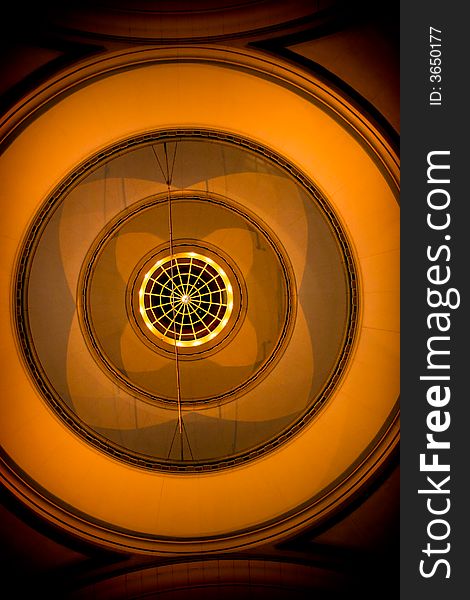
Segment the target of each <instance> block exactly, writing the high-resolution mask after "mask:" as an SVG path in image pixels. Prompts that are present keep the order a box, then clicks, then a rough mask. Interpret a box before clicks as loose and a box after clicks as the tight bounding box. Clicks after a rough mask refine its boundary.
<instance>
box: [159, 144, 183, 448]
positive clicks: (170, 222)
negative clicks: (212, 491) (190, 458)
mask: <svg viewBox="0 0 470 600" xmlns="http://www.w3.org/2000/svg"><path fill="white" fill-rule="evenodd" d="M152 148H153V146H152ZM163 149H164V151H165V162H166V172H167V180H166V185H167V191H168V231H169V238H170V240H169V241H170V272H171V293H172V295H173V302H174V300H175V298H174V293H175V279H174V264H173V263H174V260H173V256H174V252H173V214H172V203H171V189H170V185H171V180H172V178H173V171H172V172H171V175H170V167H169V165H168V151H167V146H166V142H164V143H163ZM174 156H176V146H175V154H174ZM173 319H174V320H176V314H175V310H174V306H173ZM173 335H174V342H175V343H174V344H173V347H174V349H175V366H176V395H177V402H178V431H179V433H180V436H181V454H183V439H182V436H183V413H182V410H181V382H180V366H179V355H178V345H177V341H176V325H175V328H174V331H173ZM181 458H183V456H181Z"/></svg>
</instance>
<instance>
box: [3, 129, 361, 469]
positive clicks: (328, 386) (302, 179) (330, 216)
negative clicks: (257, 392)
mask: <svg viewBox="0 0 470 600" xmlns="http://www.w3.org/2000/svg"><path fill="white" fill-rule="evenodd" d="M149 135H150V134H146V135H145V136H142V137H137V138H135V139H132V140H126V141H125V142H123V143H120V144H119V145H117V146H115V147H114V148H113V149H110V150H109V151H107V152H106V153H101V156H100V158H101V161H100V162H104V161H105V160H106V159H110V158H112V157H113V156H119V155H121V153H122V151H123V150H124V149H125V150H127V151H129V150H130V149H131V148H134V147H140V146H141V145H142V143H144V144H148V143H149V142H150V141H152V142H157V141H162V140H168V139H174V138H175V137H176V136H177V138H185V139H186V138H187V139H194V138H195V139H214V140H217V141H224V142H229V143H231V144H234V143H236V145H237V146H240V147H242V148H247V149H249V150H250V152H256V153H259V154H260V155H262V156H264V157H267V158H269V160H271V161H273V162H275V163H276V164H277V165H279V166H281V167H282V168H283V169H284V170H286V171H287V172H288V173H289V176H290V177H293V178H294V179H295V181H297V182H298V183H299V184H300V185H302V186H303V187H304V188H305V189H306V190H307V191H308V193H309V194H310V195H311V196H312V197H313V198H315V202H316V203H317V205H318V206H319V207H320V208H321V210H322V213H323V215H324V218H325V219H326V220H327V222H328V224H329V226H330V228H331V231H332V232H333V234H334V236H335V238H336V240H337V244H338V247H339V249H340V252H341V255H342V260H343V263H344V266H345V276H346V280H347V295H348V303H349V304H348V306H349V308H348V322H347V324H346V326H345V333H344V337H343V342H342V349H341V352H340V353H339V355H338V356H337V358H336V360H335V364H334V366H333V368H332V369H331V372H330V374H329V377H328V379H327V381H326V383H325V385H324V386H323V389H322V390H321V392H320V393H319V394H317V396H316V397H315V399H314V402H312V403H311V404H310V405H309V407H308V409H307V410H305V411H302V414H301V415H300V416H298V417H297V418H296V419H295V420H294V422H293V423H291V424H290V425H289V426H286V427H284V428H283V429H282V431H281V432H280V433H279V434H278V435H276V436H274V437H273V438H272V439H270V440H269V441H266V442H264V443H262V444H258V445H257V446H256V447H255V448H253V449H252V450H250V451H248V452H241V453H240V452H239V453H233V455H232V456H230V457H229V458H226V459H219V460H212V461H207V460H206V461H196V462H194V464H192V463H191V462H187V461H186V462H185V463H183V464H181V463H180V462H179V461H176V462H175V461H167V460H164V461H162V460H159V459H156V458H154V457H151V456H148V455H147V456H146V455H143V454H142V453H136V452H132V451H130V450H129V449H124V448H122V447H121V446H120V445H119V444H116V443H113V442H112V441H110V440H109V439H106V438H105V437H104V436H103V435H100V434H99V433H97V432H96V431H94V430H93V429H92V428H90V427H89V426H88V425H87V424H86V423H85V422H84V421H83V420H82V419H80V418H77V415H75V414H74V411H73V410H71V409H70V407H69V406H68V405H67V404H66V403H65V402H64V401H63V399H62V398H61V396H60V394H59V393H58V392H57V391H56V389H55V387H54V385H53V384H51V383H50V378H49V376H48V374H47V372H45V370H44V369H43V367H42V366H41V360H40V358H39V357H38V355H37V353H36V351H35V348H34V336H33V335H32V333H31V327H30V324H29V316H28V310H29V309H28V302H27V301H26V298H28V296H29V295H30V292H29V291H28V281H29V278H30V270H31V264H32V260H34V256H35V249H36V247H37V244H38V243H39V240H40V238H41V236H42V234H43V231H44V227H46V226H47V223H48V222H49V221H50V218H51V214H52V213H53V212H54V211H55V210H56V209H57V207H58V206H59V205H60V203H61V202H62V201H63V199H64V198H65V197H66V196H67V194H68V193H69V192H70V190H71V189H73V188H74V185H75V184H76V183H77V182H78V181H80V180H81V179H82V178H83V177H84V176H85V174H87V173H89V172H90V171H91V172H93V170H95V169H96V167H97V164H100V163H98V162H97V160H96V158H95V157H93V158H91V159H90V161H89V162H88V168H83V167H79V168H78V169H77V173H78V174H79V175H77V176H76V177H71V178H70V181H71V182H73V183H71V184H70V186H67V187H65V189H64V187H63V186H59V187H58V188H57V190H56V192H55V193H54V194H53V195H52V197H51V198H50V199H49V200H48V201H46V203H45V204H44V206H43V208H42V210H41V211H40V212H39V213H38V215H37V217H36V219H35V221H34V223H33V225H32V227H31V229H30V233H29V235H28V237H27V239H26V241H25V243H24V253H23V254H22V255H21V259H20V261H19V269H18V275H17V292H16V294H15V296H16V298H17V299H18V304H17V309H16V314H17V315H18V321H17V327H18V331H19V339H20V340H21V344H22V351H23V355H24V358H25V360H26V363H27V365H28V367H29V370H30V373H31V376H32V377H33V378H34V379H35V380H36V385H37V387H38V389H39V390H41V392H42V394H43V395H44V397H45V399H46V401H47V402H48V403H49V404H50V406H51V407H52V408H53V409H54V410H55V411H56V412H57V414H59V415H61V417H62V418H64V416H65V419H64V420H65V422H66V424H67V425H68V426H70V425H72V428H73V429H74V430H75V431H76V432H77V433H79V434H80V435H81V436H82V437H84V438H85V439H86V440H87V441H88V442H90V441H92V443H93V444H94V445H95V446H96V447H97V448H99V449H100V450H104V451H105V452H107V453H109V454H111V455H112V456H113V457H118V458H120V459H121V460H123V461H125V462H130V463H131V464H133V465H139V466H141V467H143V468H146V469H162V470H165V471H168V470H170V471H175V472H179V471H182V472H192V471H200V470H201V469H203V470H213V469H223V468H227V467H232V466H234V465H237V464H241V463H243V462H245V461H249V460H253V459H255V458H258V457H260V456H262V455H263V454H264V453H266V452H270V451H272V450H274V449H276V448H277V447H278V446H279V445H280V444H282V443H285V442H286V441H287V440H289V439H291V438H292V437H293V436H294V435H296V434H297V433H298V432H299V431H300V430H301V428H302V427H304V426H305V425H306V424H307V423H309V422H310V421H311V419H312V418H313V417H314V416H315V415H316V414H317V412H318V411H319V409H320V408H321V407H322V406H323V405H324V404H325V403H326V402H327V400H328V398H329V397H330V396H331V395H332V394H333V392H334V390H335V389H336V387H337V386H338V384H339V383H340V381H341V378H342V375H343V373H344V371H345V369H346V367H347V364H348V358H349V357H350V355H351V352H352V349H353V345H354V336H355V331H356V328H357V320H358V310H359V306H358V304H359V300H358V289H357V285H358V277H357V272H356V267H355V263H354V259H353V255H352V250H351V247H350V245H349V242H348V240H347V236H346V234H345V232H344V230H343V228H342V226H341V225H340V223H339V221H338V219H337V217H336V215H335V213H334V212H333V211H332V210H331V208H330V207H329V204H328V201H327V200H326V199H325V198H324V196H323V195H322V194H321V193H320V192H319V191H318V190H317V189H316V186H315V185H314V183H313V182H312V181H310V180H309V179H308V178H307V177H306V176H305V175H304V174H302V173H301V172H300V171H298V170H297V169H296V168H295V166H294V165H291V164H289V163H288V162H287V161H286V160H285V159H283V158H282V157H281V156H279V155H277V154H276V153H274V152H272V151H270V150H268V149H266V148H263V147H262V146H260V145H259V144H256V143H255V142H252V141H251V140H246V139H243V138H241V137H238V136H237V137H236V136H233V135H226V134H224V133H223V132H214V131H210V130H205V131H204V130H177V131H171V130H169V131H163V132H155V133H154V134H153V135H152V137H151V138H149ZM104 156H105V157H106V159H105V158H104ZM166 197H167V196H166V194H165V195H162V196H161V197H160V198H153V197H151V198H149V199H146V200H144V201H142V202H140V203H137V204H136V205H135V206H132V207H130V208H129V209H126V210H124V211H123V213H122V214H119V215H118V216H117V217H116V218H115V219H114V220H113V222H112V223H110V224H109V225H108V226H107V227H106V228H105V230H104V231H103V232H102V234H101V235H99V236H98V239H97V240H96V241H95V243H94V244H93V246H92V248H91V249H90V252H89V254H88V257H87V258H86V260H85V262H84V266H83V269H82V274H81V276H80V279H79V283H78V293H77V300H78V306H79V317H80V322H81V323H82V328H83V331H84V333H85V339H86V341H87V343H88V346H89V347H90V349H91V351H92V352H93V354H94V355H95V356H96V360H97V362H98V364H99V365H100V366H101V365H103V366H104V368H105V370H106V372H107V374H108V375H109V374H111V375H112V377H113V379H114V380H115V381H116V383H118V385H120V386H124V388H125V389H127V390H129V391H130V392H131V393H132V395H134V396H135V397H137V398H140V399H143V400H147V401H151V402H161V403H163V404H164V405H165V404H167V405H170V406H174V405H175V402H176V397H173V398H168V397H165V396H162V395H160V394H156V393H155V392H153V393H152V392H149V391H147V390H145V389H143V388H142V387H141V386H139V385H136V384H135V383H133V382H132V381H131V380H130V379H129V378H128V377H125V376H123V374H122V372H120V371H119V370H118V369H116V368H115V366H114V365H113V363H112V361H110V360H109V358H108V357H107V353H106V352H105V351H104V350H103V348H102V345H101V344H100V343H99V342H98V341H97V334H96V331H95V328H94V326H93V323H92V321H93V319H92V318H91V316H90V315H91V311H90V299H89V296H90V291H89V290H90V282H91V280H92V278H93V274H94V272H95V270H96V261H97V260H99V257H100V256H101V255H102V254H103V250H104V248H106V245H107V243H108V242H109V240H112V239H113V237H114V236H115V235H116V233H117V232H118V231H119V230H120V228H121V227H122V226H123V225H125V224H126V223H128V222H130V221H131V220H132V218H134V217H135V216H138V215H140V214H142V212H143V211H146V210H149V209H151V208H152V207H155V206H158V205H163V204H164V203H165V201H166ZM198 199H199V200H201V201H203V202H205V203H207V202H209V203H211V204H215V205H217V206H221V207H223V208H224V209H226V210H229V211H232V212H234V213H235V214H238V215H239V216H240V217H241V218H242V219H244V220H247V221H248V223H249V225H250V227H252V228H254V229H255V230H256V231H259V232H260V233H262V235H263V236H265V237H266V240H267V244H268V246H269V247H270V248H271V251H272V252H273V254H274V255H275V257H276V260H277V261H278V263H279V266H280V269H281V270H282V274H283V278H284V282H285V293H284V294H283V296H284V297H285V298H286V301H287V303H286V315H285V318H284V321H283V326H282V330H281V333H280V335H279V339H278V340H277V342H276V344H275V346H274V349H273V351H272V352H271V353H270V355H269V357H268V358H267V360H265V361H264V362H263V363H262V365H261V366H260V367H258V368H257V369H256V370H255V372H254V374H253V375H252V376H250V377H249V378H248V379H246V380H244V381H243V382H241V384H239V385H237V386H235V387H234V388H233V389H231V390H229V391H227V392H224V393H223V394H214V395H210V396H209V397H202V398H197V399H196V400H191V399H187V400H185V399H183V403H184V404H185V405H188V406H194V407H198V406H201V405H216V406H220V405H221V403H223V402H227V401H230V400H232V399H233V398H236V397H237V396H238V395H239V394H241V393H244V392H246V390H249V389H251V388H252V387H254V386H256V385H257V384H258V383H259V382H260V381H261V379H262V378H264V377H266V376H267V375H268V373H269V372H270V370H271V369H272V368H273V367H274V366H275V365H276V363H277V361H278V360H279V358H280V357H281V356H282V353H283V352H285V349H286V345H287V344H288V342H289V340H290V337H291V335H292V329H293V326H294V323H295V315H296V303H297V300H296V295H297V292H296V290H295V277H294V275H293V272H292V266H291V265H290V261H289V258H288V256H287V255H286V253H285V250H283V248H282V244H280V242H279V240H277V239H276V236H275V234H274V233H273V232H272V231H269V230H268V228H267V226H266V224H263V223H261V222H260V219H259V218H258V217H256V216H255V215H254V214H252V213H250V212H249V211H247V210H246V209H244V208H241V207H240V206H238V205H237V204H236V203H235V202H233V201H231V200H228V199H227V198H224V197H220V196H217V195H214V194H209V195H208V194H203V195H201V194H199V195H198V194H197V193H194V192H186V193H180V194H176V195H175V196H174V201H175V202H176V203H178V202H184V201H187V200H193V201H194V200H198ZM176 244H177V245H176V247H177V248H178V241H176ZM180 249H181V250H187V249H188V247H187V244H184V245H183V247H180ZM166 252H167V246H166V245H165V246H164V253H165V254H166ZM199 252H201V253H206V254H208V253H209V254H210V249H209V248H207V249H204V246H202V248H200V250H199ZM157 255H159V253H158V252H157ZM221 258H222V256H221ZM147 261H148V258H146V259H145V262H144V266H145V264H147ZM144 270H145V269H144ZM227 270H228V269H227ZM139 272H140V273H141V272H142V265H141V264H140V265H139V266H138V267H137V273H139ZM130 284H131V285H130V289H131V292H130V294H131V295H133V296H134V297H136V288H137V289H140V285H141V281H140V279H139V278H138V276H137V277H134V276H133V277H132V278H131V282H130ZM128 295H129V294H128ZM127 306H128V307H129V308H130V309H131V312H133V313H134V315H135V313H136V311H137V309H136V307H134V309H133V310H132V301H129V298H128V301H127ZM138 310H140V302H138ZM139 329H141V328H139ZM214 341H216V340H214ZM159 348H160V349H161V345H160V346H159ZM201 350H202V352H204V347H202V348H201ZM182 351H184V347H183V348H182ZM166 354H167V355H168V356H170V357H171V358H173V356H174V354H173V352H171V351H167V352H166ZM191 354H192V352H191V353H190V354H188V355H187V356H191ZM203 356H204V354H203Z"/></svg>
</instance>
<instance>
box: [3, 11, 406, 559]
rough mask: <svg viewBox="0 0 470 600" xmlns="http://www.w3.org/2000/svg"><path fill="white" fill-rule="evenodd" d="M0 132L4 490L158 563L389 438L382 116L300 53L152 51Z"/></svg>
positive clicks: (391, 329)
mask: <svg viewBox="0 0 470 600" xmlns="http://www.w3.org/2000/svg"><path fill="white" fill-rule="evenodd" d="M259 4H261V3H259ZM8 127H9V132H10V134H11V136H10V141H9V145H8V147H7V148H6V150H5V152H4V155H3V158H2V161H1V164H0V174H1V177H2V181H3V183H4V190H5V193H6V196H7V197H8V198H10V199H11V202H9V207H8V210H7V211H6V213H5V215H4V218H3V219H2V222H1V225H0V226H1V228H2V236H4V239H5V244H4V256H5V260H4V262H3V264H4V265H5V276H6V278H7V279H8V281H9V290H10V293H9V294H3V296H2V311H1V318H2V328H3V331H4V332H5V335H4V344H3V361H4V365H5V367H6V370H5V377H4V380H3V387H4V390H3V392H2V393H3V398H4V399H5V400H6V401H4V402H2V404H1V409H0V410H1V418H2V422H3V424H4V425H3V427H2V437H3V439H2V443H3V447H4V449H5V453H6V455H7V459H6V461H5V464H6V465H7V466H6V467H5V473H6V475H5V480H6V481H7V485H8V487H9V489H10V490H11V491H12V492H13V493H14V494H15V495H17V496H21V497H22V498H23V501H24V502H26V504H28V505H29V506H30V507H31V508H33V510H34V511H36V512H37V513H38V514H40V515H41V516H43V517H45V518H46V519H48V520H49V521H50V522H53V523H55V524H59V523H60V527H62V528H64V529H65V530H67V531H69V532H71V533H73V534H74V535H78V536H79V537H81V538H83V539H86V540H89V541H90V540H91V541H93V542H96V543H98V544H100V545H103V546H106V547H108V548H112V549H118V550H123V549H125V550H130V551H133V552H142V553H155V554H160V555H165V556H166V555H176V554H186V553H188V552H200V553H203V554H205V553H206V554H210V553H212V552H219V551H227V550H234V549H241V548H245V547H253V546H257V545H259V544H261V543H264V542H266V541H270V540H278V539H285V538H286V537H288V536H291V535H293V534H294V533H297V532H299V531H302V530H303V529H304V528H305V527H307V526H310V525H312V524H313V523H319V522H322V521H323V520H325V519H326V518H327V517H328V516H329V515H331V514H332V513H333V512H334V511H336V510H337V509H338V507H339V506H341V505H342V504H343V503H344V502H347V501H349V500H350V498H351V497H353V496H354V495H355V494H356V493H357V492H358V491H359V490H360V489H361V487H362V486H363V485H364V484H365V482H366V481H367V480H368V479H369V478H370V477H372V476H373V474H374V473H375V472H376V471H377V470H378V469H379V468H380V467H381V465H383V463H384V462H385V461H386V460H387V457H389V455H390V454H391V452H392V451H393V449H394V448H395V447H396V444H397V440H398V425H397V420H398V408H397V398H398V329H399V328H398V246H399V237H398V236H399V231H398V223H399V216H398V212H399V211H398V204H397V194H398V185H397V179H398V160H397V157H396V154H395V153H394V150H393V148H392V147H391V145H390V144H389V143H388V141H387V139H386V138H385V137H384V136H383V135H382V133H381V132H380V130H379V129H378V128H377V127H376V126H375V125H374V123H372V122H371V121H369V120H368V119H367V118H366V117H365V116H364V115H363V114H362V113H361V112H360V111H359V110H358V109H357V107H356V106H355V105H353V104H352V103H349V102H347V101H346V100H345V98H344V97H343V96H342V95H340V94H339V93H338V92H337V91H335V90H333V89H332V88H330V87H328V86H327V85H326V84H325V83H323V82H322V81H320V80H317V79H315V78H314V77H309V78H306V77H305V76H304V74H303V73H302V71H300V70H298V69H296V68H294V67H293V66H292V65H291V64H288V63H285V64H283V63H280V62H279V60H276V61H274V60H271V59H270V58H268V57H266V56H261V54H259V53H257V52H256V51H251V50H250V51H248V50H242V49H235V50H234V49H232V50H231V49H228V48H222V47H212V48H207V47H203V46H191V47H178V48H174V47H172V46H168V47H160V48H142V47H140V48H138V49H131V50H128V49H120V50H116V51H114V52H110V53H108V55H107V56H106V57H105V58H101V59H100V60H97V59H96V60H95V59H87V60H84V61H82V63H81V68H80V69H79V70H77V69H73V70H71V71H70V72H68V73H65V74H62V75H61V76H60V77H57V78H55V79H54V80H52V81H49V82H48V84H47V85H44V86H43V87H42V88H41V89H40V90H38V91H37V92H36V93H35V94H33V95H32V96H31V97H29V98H28V99H27V100H26V101H25V102H24V103H23V104H22V106H21V107H19V108H18V110H16V111H14V112H13V113H12V114H11V116H10V121H9V123H8ZM19 164H21V172H22V173H24V174H25V176H21V177H18V170H17V168H16V167H17V166H18V165H19ZM32 446H33V447H34V449H35V451H34V452H31V451H30V450H29V449H30V448H31V447H32ZM84 482H86V485H85V486H84ZM287 490H288V493H287Z"/></svg>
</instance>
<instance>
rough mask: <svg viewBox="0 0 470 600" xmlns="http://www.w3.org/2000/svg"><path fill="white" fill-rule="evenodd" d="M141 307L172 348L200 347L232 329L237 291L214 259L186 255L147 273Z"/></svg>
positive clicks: (166, 260)
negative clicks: (234, 299)
mask: <svg viewBox="0 0 470 600" xmlns="http://www.w3.org/2000/svg"><path fill="white" fill-rule="evenodd" d="M139 305H140V313H141V315H142V318H143V320H144V322H145V324H146V326H147V327H148V328H149V329H150V331H151V332H152V333H153V334H154V335H156V336H157V337H159V338H160V339H162V340H164V341H165V342H167V343H169V344H172V345H175V344H176V345H177V346H185V347H190V346H199V345H201V344H204V343H206V342H209V341H210V340H213V339H214V338H215V337H216V336H217V335H219V333H220V332H221V331H222V329H224V327H225V326H226V324H227V322H228V320H229V318H230V314H231V312H232V309H233V289H232V285H231V283H230V280H229V278H228V277H227V275H226V273H225V271H224V270H223V269H222V268H221V267H220V266H219V265H218V264H217V263H216V262H215V261H214V260H212V259H211V258H208V257H206V256H202V255H201V254H196V253H195V252H184V253H179V254H175V255H173V257H171V256H167V257H166V258H164V259H162V260H159V261H158V262H156V263H155V264H154V265H153V266H152V268H151V269H150V270H149V271H148V272H147V273H146V274H145V277H144V280H143V282H142V286H141V288H140V292H139Z"/></svg>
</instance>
